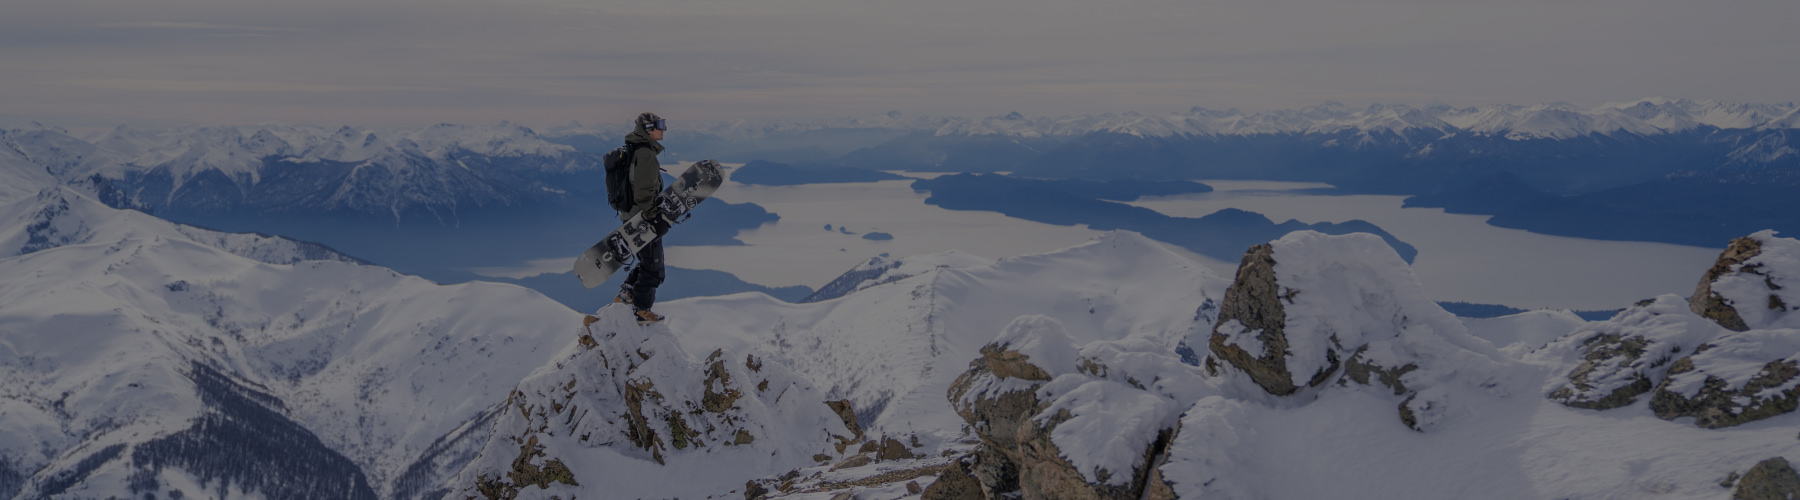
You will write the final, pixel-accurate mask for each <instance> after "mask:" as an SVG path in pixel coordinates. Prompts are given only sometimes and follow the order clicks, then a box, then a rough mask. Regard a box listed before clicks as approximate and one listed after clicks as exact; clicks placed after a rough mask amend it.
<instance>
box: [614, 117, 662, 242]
mask: <svg viewBox="0 0 1800 500" xmlns="http://www.w3.org/2000/svg"><path fill="white" fill-rule="evenodd" d="M625 143H626V144H642V145H643V147H640V148H637V149H635V150H634V151H636V152H635V153H633V154H632V158H631V191H632V194H631V199H632V202H633V205H635V206H633V207H632V209H631V211H629V212H625V213H622V214H619V220H621V221H625V220H630V219H631V216H633V215H637V214H638V213H639V212H643V211H644V210H648V209H649V208H650V207H651V206H652V205H655V204H656V195H657V193H661V192H662V190H663V185H662V164H661V163H658V162H657V161H656V155H657V153H661V152H663V145H662V143H660V142H656V139H651V138H650V132H649V131H647V130H644V127H638V128H637V130H633V131H631V133H630V134H626V135H625Z"/></svg>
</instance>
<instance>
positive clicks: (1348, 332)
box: [1271, 231, 1500, 386]
mask: <svg viewBox="0 0 1800 500" xmlns="http://www.w3.org/2000/svg"><path fill="white" fill-rule="evenodd" d="M1271 244H1272V245H1273V246H1274V250H1275V252H1274V258H1275V262H1276V264H1275V271H1276V283H1279V284H1280V285H1281V287H1282V288H1283V290H1284V295H1285V299H1286V302H1285V303H1284V304H1283V309H1284V310H1285V312H1286V314H1287V324H1286V334H1287V338H1288V353H1289V355H1288V361H1287V363H1288V371H1289V373H1290V376H1291V377H1292V378H1293V379H1292V381H1293V383H1294V385H1296V386H1303V385H1306V383H1307V382H1308V381H1309V380H1310V379H1312V377H1313V374H1315V373H1319V372H1322V371H1324V370H1326V368H1327V367H1328V366H1329V364H1330V363H1328V360H1327V359H1326V352H1328V351H1330V350H1332V349H1333V348H1334V347H1335V348H1339V349H1348V350H1354V349H1355V348H1356V347H1357V346H1363V345H1369V346H1370V350H1369V351H1368V352H1367V357H1368V359H1370V360H1372V361H1375V362H1376V363H1378V364H1380V365H1382V366H1386V367H1398V366H1401V365H1403V364H1405V363H1406V362H1407V361H1408V360H1410V359H1419V360H1421V364H1422V365H1424V366H1426V367H1431V366H1464V364H1465V363H1472V364H1473V365H1469V367H1470V368H1474V367H1475V366H1479V365H1481V364H1493V363H1496V362H1498V361H1499V358H1500V354H1499V352H1498V351H1497V350H1495V349H1494V347H1493V345H1492V344H1490V343H1488V342H1487V341H1485V340H1481V339H1479V338H1476V337H1474V336H1472V335H1469V333H1468V329H1467V328H1466V327H1464V326H1463V324H1462V322H1461V321H1460V320H1458V319H1457V318H1456V316H1455V315H1452V314H1450V313H1449V312H1447V311H1444V309H1443V308H1441V307H1438V306H1437V304H1436V303H1434V302H1432V301H1431V300H1430V299H1429V298H1428V296H1427V295H1426V294H1425V290H1424V287H1421V286H1419V283H1418V281H1417V280H1416V279H1414V278H1413V275H1412V272H1411V270H1410V269H1408V267H1407V265H1406V261H1404V260H1401V259H1400V256H1399V254H1396V253H1394V250H1393V248H1392V247H1389V246H1388V245H1387V244H1386V243H1384V242H1382V240H1381V238H1379V237H1376V236H1374V235H1371V234H1365V233H1356V234H1350V235H1344V236H1330V235H1326V234H1323V233H1318V232H1314V231H1298V232H1294V233H1290V234H1288V235H1287V236H1284V237H1282V238H1281V239H1279V240H1276V241H1274V242H1272V243H1271ZM1390 339H1392V340H1395V341H1396V342H1392V343H1390V342H1385V341H1388V340H1390ZM1333 344H1335V345H1333ZM1465 354H1474V355H1476V356H1467V355H1465ZM1438 358H1443V359H1438ZM1483 358H1485V359H1483ZM1438 363H1447V364H1446V365H1439V364H1438ZM1427 371H1429V370H1424V371H1420V372H1413V373H1410V374H1408V375H1407V376H1406V378H1407V379H1413V378H1418V377H1422V376H1423V373H1425V372H1427ZM1409 385H1410V384H1409Z"/></svg>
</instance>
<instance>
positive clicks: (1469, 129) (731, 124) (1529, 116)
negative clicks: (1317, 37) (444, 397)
mask: <svg viewBox="0 0 1800 500" xmlns="http://www.w3.org/2000/svg"><path fill="white" fill-rule="evenodd" d="M1796 110H1800V104H1796V103H1793V102H1788V103H1779V104H1752V103H1736V102H1724V101H1717V100H1712V99H1706V100H1698V101H1696V100H1689V99H1667V98H1660V97H1656V98H1648V99H1639V100H1636V101H1628V102H1617V103H1607V104H1603V105H1600V106H1595V107H1588V108H1584V107H1580V106H1575V105H1573V104H1568V103H1548V104H1537V105H1529V106H1527V105H1514V104H1491V105H1484V106H1473V107H1452V106H1448V105H1431V106H1424V107H1417V106H1408V105H1393V104H1372V105H1370V106H1368V107H1363V108H1358V107H1352V106H1347V105H1344V104H1342V103H1338V102H1326V103H1324V104H1321V105H1318V106H1310V107H1304V108H1296V109H1284V110H1275V111H1263V112H1246V111H1240V110H1237V109H1230V110H1224V111H1220V110H1213V109H1207V108H1203V107H1194V108H1192V109H1189V110H1188V111H1186V112H1175V113H1167V114H1140V113H1136V112H1127V113H1106V114H1099V115H1081V116H1061V117H1047V116H1026V115H1024V114H1021V113H1016V112H1015V113H1009V114H1006V115H1000V116H988V117H980V118H968V117H933V116H911V115H906V114H902V113H899V112H890V113H887V114H883V115H876V116H871V117H859V118H843V119H837V120H828V121H811V122H756V121H748V120H729V121H704V122H695V123H684V124H682V128H683V129H686V130H694V131H697V132H700V133H705V134H712V135H717V136H722V137H725V138H728V139H745V140H747V139H754V138H757V137H763V136H768V135H774V134H783V133H798V132H809V131H817V130H831V129H900V130H912V131H920V132H929V133H933V134H936V135H940V136H1002V137H1016V138H1040V137H1070V136H1079V135H1085V134H1089V133H1095V132H1109V133H1119V134H1127V135H1134V136H1140V137H1195V136H1199V137H1205V136H1252V135H1265V134H1335V133H1340V132H1361V133H1370V134H1373V133H1393V134H1399V133H1403V132H1440V133H1443V134H1456V133H1468V134H1475V135H1484V136H1501V137H1507V138H1512V139H1569V138H1574V137H1582V136H1586V135H1589V134H1602V135H1608V134H1617V133H1631V134H1638V135H1655V134H1667V133H1675V132H1684V131H1688V130H1693V129H1696V128H1699V127H1716V128H1720V129H1791V128H1797V127H1800V117H1797V115H1796V114H1795V113H1796ZM623 131H624V130H623V129H621V128H619V127H609V126H600V127H585V126H582V125H580V124H579V123H576V124H571V125H565V126H559V127H551V128H547V129H545V132H546V133H547V134H549V135H552V136H562V135H575V134H597V135H602V136H610V135H615V134H619V133H622V132H623Z"/></svg>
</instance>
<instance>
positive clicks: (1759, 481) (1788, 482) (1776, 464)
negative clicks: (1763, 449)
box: [1731, 457, 1800, 500]
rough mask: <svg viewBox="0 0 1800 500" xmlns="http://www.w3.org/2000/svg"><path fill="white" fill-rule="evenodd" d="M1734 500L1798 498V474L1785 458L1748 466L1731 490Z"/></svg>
mask: <svg viewBox="0 0 1800 500" xmlns="http://www.w3.org/2000/svg"><path fill="white" fill-rule="evenodd" d="M1731 498H1732V499H1734V500H1792V499H1795V498H1800V474H1796V473H1795V472H1794V468H1793V466H1791V465H1789V464H1788V461H1787V459H1786V458H1782V457H1775V458H1771V459H1768V460H1764V461H1761V462H1757V464H1756V466H1754V467H1751V468H1750V472H1747V473H1744V477H1743V478H1742V479H1739V480H1738V482H1737V487H1736V488H1733V489H1732V490H1731Z"/></svg>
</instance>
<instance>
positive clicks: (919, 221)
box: [495, 166, 1725, 309]
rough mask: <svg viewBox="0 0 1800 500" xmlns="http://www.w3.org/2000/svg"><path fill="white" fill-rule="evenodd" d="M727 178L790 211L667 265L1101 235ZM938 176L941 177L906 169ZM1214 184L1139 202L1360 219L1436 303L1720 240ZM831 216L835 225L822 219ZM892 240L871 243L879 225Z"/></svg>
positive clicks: (841, 264) (1588, 282)
mask: <svg viewBox="0 0 1800 500" xmlns="http://www.w3.org/2000/svg"><path fill="white" fill-rule="evenodd" d="M732 167H733V166H727V176H728V180H727V181H726V183H725V185H724V186H723V187H722V188H721V189H720V190H719V192H718V193H717V194H716V195H715V197H717V198H719V199H722V200H726V201H729V202H732V203H745V202H749V203H755V204H757V205H760V206H762V207H763V208H765V209H767V210H769V211H770V212H773V213H776V214H779V215H780V216H781V220H780V221H779V222H776V223H772V224H765V225H763V226H762V227H759V228H756V229H753V230H748V231H743V232H740V233H739V234H738V236H737V237H738V239H739V240H742V241H743V242H745V243H746V244H747V245H746V246H701V247H696V246H684V247H670V248H669V249H668V252H669V264H670V265H672V266H678V267H684V268H690V269H713V270H719V271H725V272H728V273H731V274H734V275H737V276H738V278H739V279H742V280H744V281H748V282H751V283H755V284H758V285H763V286H770V287H779V286H792V285H805V286H809V287H814V288H817V287H819V286H823V285H824V284H825V283H827V282H829V281H831V280H832V279H833V278H836V277H837V276H838V275H839V274H842V273H843V272H844V271H845V270H848V269H850V268H851V267H854V266H856V265H857V264H859V263H862V262H863V261H866V260H868V259H869V258H870V257H873V256H876V255H880V254H884V253H885V254H889V255H891V256H894V257H904V256H908V255H916V254H925V253H935V252H942V251H946V250H951V249H957V250H962V251H965V252H969V253H972V254H976V255H980V256H983V257H989V258H999V257H1009V256H1014V255H1025V254H1031V253H1041V252H1047V251H1052V250H1057V249H1061V248H1066V247H1069V246H1073V245H1077V244H1080V243H1082V242H1084V241H1087V240H1088V239H1090V238H1093V237H1094V236H1096V235H1098V234H1099V232H1098V231H1094V230H1091V229H1088V228H1087V227H1085V226H1055V225H1049V224H1043V223H1038V222H1031V221H1026V220H1020V219H1014V218H1011V217H1006V216H1004V215H1000V214H998V213H993V212H965V211H953V210H945V209H942V208H938V207H936V206H932V205H927V204H925V198H926V197H927V195H926V194H925V193H917V192H914V191H913V190H912V187H911V181H882V182H868V183H853V184H812V185H800V186H749V185H743V184H737V183H735V182H731V181H730V180H729V172H730V168H732ZM902 174H903V175H909V176H914V177H921V178H922V177H929V176H931V175H934V174H906V173H902ZM1201 182H1205V183H1207V184H1209V185H1211V186H1213V187H1214V188H1216V189H1217V190H1216V191H1214V192H1211V193H1205V194H1197V195H1182V196H1170V197H1157V198H1146V199H1143V200H1140V201H1138V202H1134V203H1132V204H1133V205H1137V206H1141V207H1145V208H1149V209H1152V210H1156V211H1158V212H1162V213H1164V214H1167V215H1171V216H1177V217H1200V216H1204V215H1207V214H1210V213H1213V212H1215V211H1218V210H1220V209H1224V208H1237V209H1242V210H1248V211H1252V212H1257V213H1261V214H1264V215H1267V216H1268V217H1269V218H1270V219H1273V220H1274V221H1275V222H1282V221H1286V220H1288V219H1298V220H1300V221H1301V222H1305V223H1315V222H1344V221H1348V220H1353V219H1362V220H1365V221H1369V222H1372V223H1374V224H1375V225H1378V226H1381V227H1382V228H1383V229H1386V230H1387V231H1388V232H1390V233H1392V234H1393V235H1394V236H1396V237H1398V238H1400V239H1401V240H1403V241H1406V242H1407V243H1411V244H1412V245H1413V246H1414V247H1416V248H1418V250H1419V255H1418V258H1417V259H1416V260H1415V261H1414V263H1413V269H1414V271H1415V272H1416V273H1417V274H1418V277H1419V281H1420V282H1422V283H1423V284H1424V286H1425V289H1426V290H1427V291H1428V292H1430V293H1432V294H1433V295H1434V296H1435V298H1436V299H1437V300H1445V301H1462V302H1474V303H1486V304H1504V305H1509V306H1514V307H1521V308H1538V307H1555V308H1571V309H1617V308H1621V307H1625V306H1627V305H1630V304H1631V303H1632V302H1635V301H1637V300H1639V299H1644V298H1648V297H1652V296H1655V295H1658V294H1663V293H1676V294H1681V295H1686V294H1688V293H1691V292H1692V291H1693V288H1694V284H1695V283H1696V282H1697V281H1699V279H1700V274H1701V273H1703V272H1705V271H1706V269H1707V267H1709V266H1711V264H1712V262H1713V260H1714V259H1715V258H1717V257H1718V254H1719V251H1720V249H1722V248H1723V247H1724V245H1725V242H1719V245H1720V247H1719V248H1699V247H1689V246H1681V245H1670V244H1664V243H1642V242H1621V241H1601V240H1589V239H1582V238H1568V237H1561V236H1546V235H1541V234H1534V233H1530V232H1526V231H1521V230H1516V229H1505V228H1498V227H1493V226H1489V225H1487V224H1486V220H1487V216H1479V215H1457V214H1446V213H1444V211H1443V210H1441V209H1426V208H1409V209H1402V208H1401V207H1400V205H1401V200H1403V199H1404V197H1401V196H1379V195H1353V196H1322V195H1315V194H1310V193H1308V192H1305V191H1301V190H1304V189H1307V188H1317V187H1325V185H1322V184H1311V183H1291V182H1265V181H1216V180H1201ZM826 225H830V226H831V230H826V229H825V226H826ZM872 232H879V233H886V234H888V235H891V236H892V239H879V240H876V239H866V238H864V237H863V236H864V235H866V234H868V233H872ZM1171 248H1172V249H1175V250H1176V251H1178V252H1179V253H1181V254H1183V255H1186V256H1188V257H1189V258H1192V259H1195V260H1196V261H1199V262H1200V263H1201V264H1202V265H1204V266H1206V267H1208V268H1211V269H1213V270H1214V271H1216V272H1218V273H1219V274H1220V275H1223V276H1230V275H1231V274H1232V273H1233V272H1235V270H1236V266H1237V262H1235V261H1232V262H1221V261H1219V260H1216V259H1209V258H1206V257H1202V256H1200V255H1197V254H1194V253H1192V252H1188V251H1186V250H1183V249H1179V248H1174V247H1172V246H1171ZM572 258H573V256H570V257H567V258H556V259H544V260H541V261H536V262H533V263H530V264H528V265H527V266H525V268H518V269H514V270H512V271H511V272H512V273H514V274H523V275H530V274H536V273H540V272H566V270H567V266H568V262H569V261H570V260H571V259H572ZM495 271H499V270H495Z"/></svg>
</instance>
